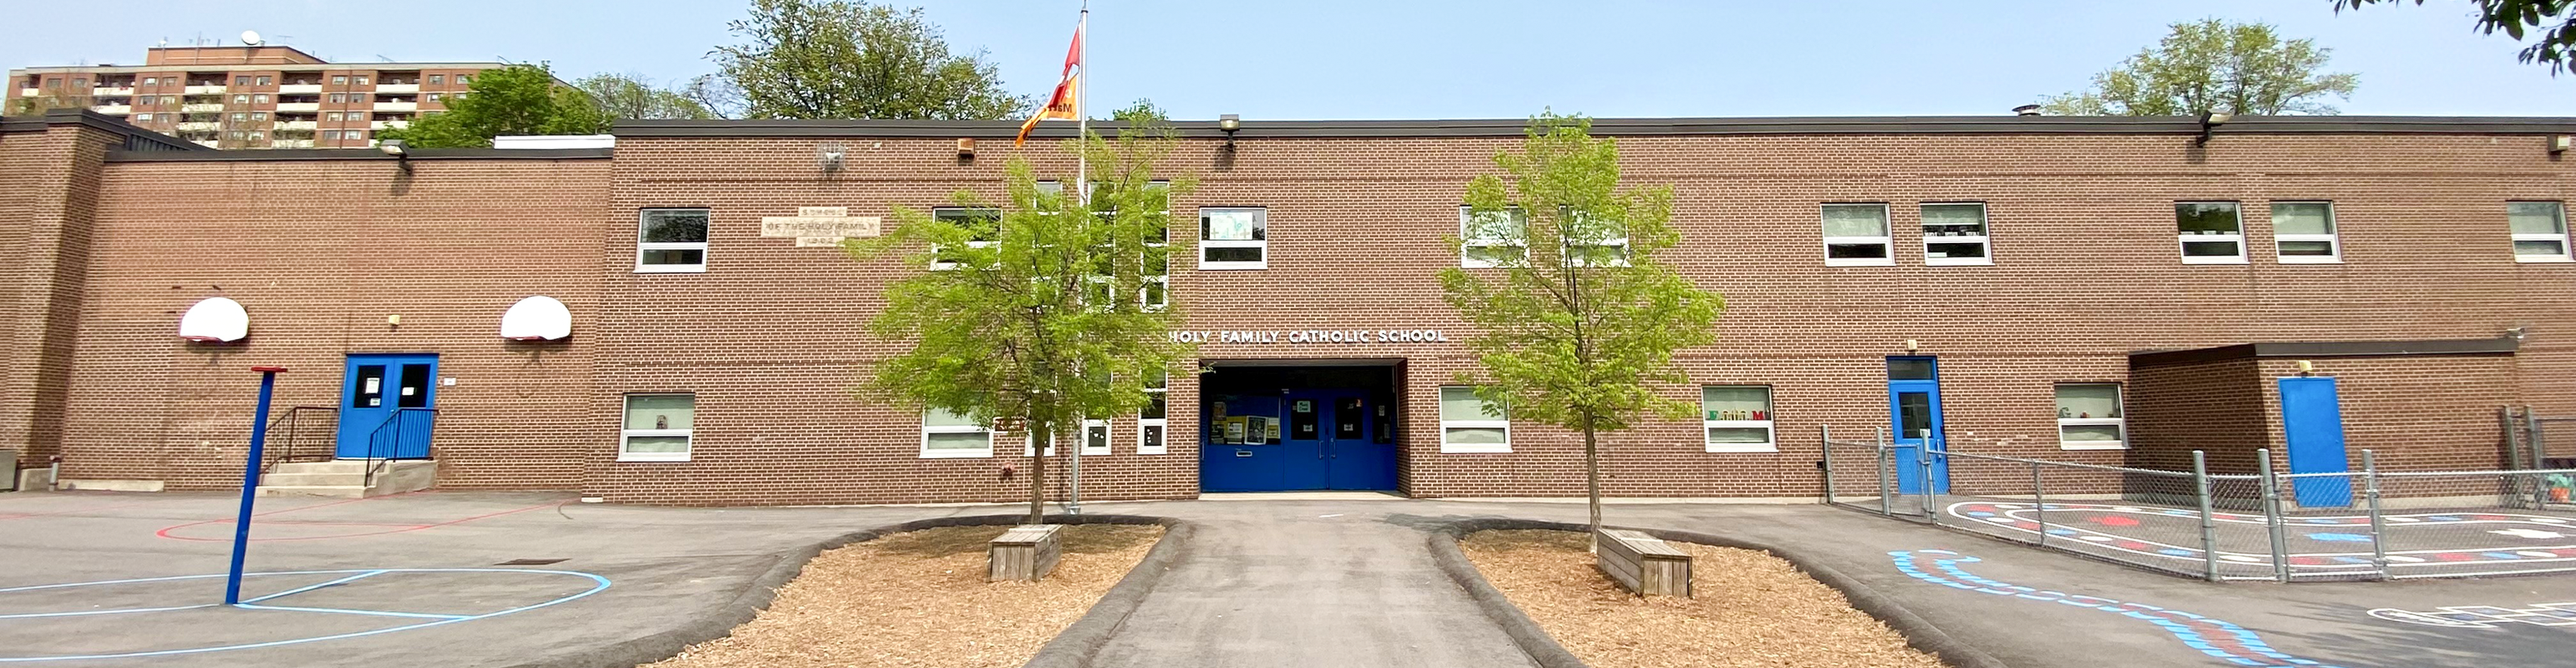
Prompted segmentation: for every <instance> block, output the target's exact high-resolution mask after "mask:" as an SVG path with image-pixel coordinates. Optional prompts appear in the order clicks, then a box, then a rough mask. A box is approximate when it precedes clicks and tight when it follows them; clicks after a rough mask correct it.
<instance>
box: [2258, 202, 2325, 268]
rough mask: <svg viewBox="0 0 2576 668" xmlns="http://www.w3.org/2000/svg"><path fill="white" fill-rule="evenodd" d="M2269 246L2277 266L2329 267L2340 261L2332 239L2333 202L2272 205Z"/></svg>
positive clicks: (2276, 203) (2277, 203)
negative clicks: (2275, 251)
mask: <svg viewBox="0 0 2576 668" xmlns="http://www.w3.org/2000/svg"><path fill="white" fill-rule="evenodd" d="M2272 243H2273V244H2274V246H2276V247H2277V248H2279V249H2280V258H2281V264H2332V263H2336V262H2342V261H2343V248H2342V246H2341V245H2340V244H2338V243H2336V240H2335V220H2334V203H2332V202H2273V203H2272Z"/></svg>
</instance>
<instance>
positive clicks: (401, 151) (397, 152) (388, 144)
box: [376, 139, 411, 174]
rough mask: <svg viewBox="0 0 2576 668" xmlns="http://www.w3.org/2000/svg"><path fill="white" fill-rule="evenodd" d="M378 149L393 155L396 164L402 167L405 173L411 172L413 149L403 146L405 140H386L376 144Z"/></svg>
mask: <svg viewBox="0 0 2576 668" xmlns="http://www.w3.org/2000/svg"><path fill="white" fill-rule="evenodd" d="M376 150H378V151H384V152H385V155H390V156H393V157H394V165H395V166H396V167H398V168H400V169H402V171H403V173H406V174H408V173H411V149H407V148H404V147H403V140H400V139H387V140H384V141H383V142H379V143H377V144H376Z"/></svg>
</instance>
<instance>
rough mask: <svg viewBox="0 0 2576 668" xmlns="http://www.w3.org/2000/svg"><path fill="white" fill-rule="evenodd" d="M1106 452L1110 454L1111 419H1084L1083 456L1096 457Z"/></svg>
mask: <svg viewBox="0 0 2576 668" xmlns="http://www.w3.org/2000/svg"><path fill="white" fill-rule="evenodd" d="M1106 454H1109V421H1108V420H1083V421H1082V456H1084V457H1096V456H1100V455H1106Z"/></svg>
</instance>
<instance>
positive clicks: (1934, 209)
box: [1923, 202, 1995, 267]
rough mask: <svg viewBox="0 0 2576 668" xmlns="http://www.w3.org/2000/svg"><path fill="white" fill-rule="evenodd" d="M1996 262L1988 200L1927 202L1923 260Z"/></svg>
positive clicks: (1938, 262) (1960, 263)
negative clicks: (1988, 222)
mask: <svg viewBox="0 0 2576 668" xmlns="http://www.w3.org/2000/svg"><path fill="white" fill-rule="evenodd" d="M1994 263H1995V257H1994V245H1993V244H1992V243H1990V242H1989V240H1988V238H1987V236H1986V205H1985V203H1983V202H1940V203H1927V204H1924V205H1923V264H1926V265H1932V266H1950V267H1957V266H1975V265H1990V264H1994Z"/></svg>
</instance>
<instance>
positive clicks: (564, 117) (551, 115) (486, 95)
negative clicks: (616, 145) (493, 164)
mask: <svg viewBox="0 0 2576 668" xmlns="http://www.w3.org/2000/svg"><path fill="white" fill-rule="evenodd" d="M466 90H467V92H466V93H465V94H459V95H453V96H450V97H448V98H447V111H444V112H439V113H431V114H422V115H421V116H420V118H418V119H414V120H413V121H412V122H411V126H410V127H403V128H387V129H385V130H383V131H381V132H377V133H376V139H378V140H394V139H399V140H402V142H403V144H404V145H406V146H411V147H414V148H480V147H490V146H491V145H492V138H493V137H498V136H502V135H589V134H600V133H604V132H607V131H608V128H609V125H610V123H611V119H610V118H609V117H608V114H607V113H606V112H603V111H601V110H600V107H599V105H598V104H597V103H595V102H593V101H592V100H591V99H590V96H589V95H588V94H585V93H583V92H581V90H579V89H576V88H573V87H571V86H564V85H560V84H559V83H558V82H556V81H555V75H554V72H553V71H551V70H549V69H547V68H546V66H545V65H526V64H519V65H511V66H508V67H503V68H500V69H496V70H485V71H482V72H479V73H476V74H475V75H474V83H473V84H472V85H471V86H469V87H468V88H467V89H466Z"/></svg>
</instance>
